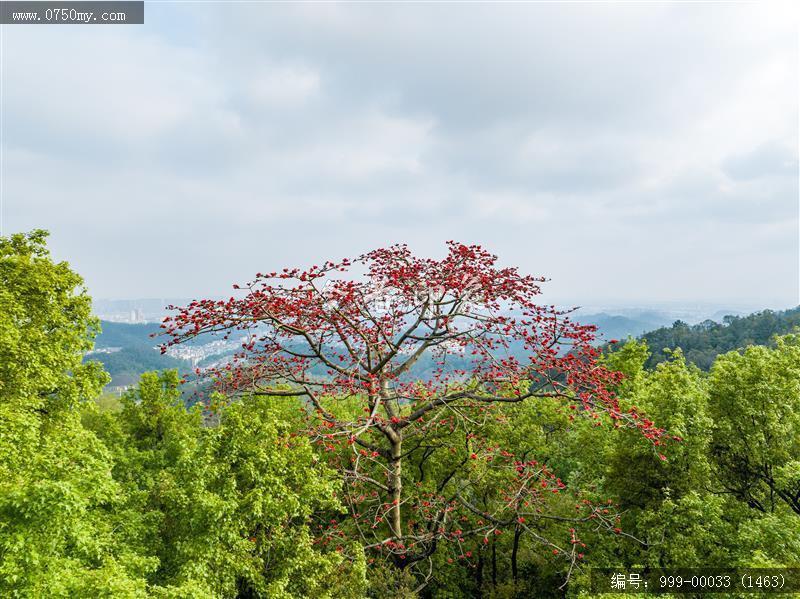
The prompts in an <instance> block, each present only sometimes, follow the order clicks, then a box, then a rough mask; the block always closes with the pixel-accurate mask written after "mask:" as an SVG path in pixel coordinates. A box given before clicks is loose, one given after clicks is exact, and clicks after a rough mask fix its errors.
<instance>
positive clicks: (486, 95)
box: [0, 2, 800, 308]
mask: <svg viewBox="0 0 800 599" xmlns="http://www.w3.org/2000/svg"><path fill="white" fill-rule="evenodd" d="M2 38H3V39H2V65H0V66H2V69H0V70H1V72H2V120H3V130H2V140H1V141H2V146H3V158H2V196H3V197H2V200H3V201H2V203H3V222H4V233H5V234H9V233H11V232H20V231H26V230H30V229H33V228H44V229H48V230H49V231H50V232H51V238H50V244H51V248H52V251H53V253H54V255H55V256H56V257H57V258H58V259H64V260H68V261H69V262H70V264H71V265H72V266H73V268H75V269H76V270H77V271H78V272H79V273H81V274H82V275H83V277H84V278H85V280H86V284H87V286H88V289H89V292H90V293H91V294H92V295H93V296H94V297H96V298H145V297H201V296H223V295H226V294H228V293H229V291H230V289H231V285H232V284H233V283H237V282H244V281H247V280H250V279H251V278H252V276H253V275H254V274H255V273H256V272H259V271H268V270H276V269H280V268H282V267H284V266H304V265H310V264H317V263H319V262H321V261H323V260H325V259H338V258H342V257H346V256H355V255H358V254H360V253H362V252H365V251H368V250H370V249H373V248H376V247H382V246H387V245H390V244H392V243H407V244H408V245H409V246H410V247H411V249H412V250H413V251H415V252H416V253H418V254H420V255H427V256H432V257H440V256H442V255H443V253H444V247H445V241H447V240H450V239H455V240H458V241H462V242H465V243H479V244H481V245H483V246H484V247H486V248H487V249H489V250H491V251H492V252H494V253H496V254H497V255H498V256H499V258H500V262H501V263H502V264H503V265H509V266H518V267H519V268H520V269H521V270H522V271H524V272H526V273H530V274H534V275H537V276H539V275H542V276H547V277H549V278H550V279H551V281H550V282H549V283H547V284H546V286H545V287H544V289H545V297H546V298H548V299H552V301H554V302H562V301H569V302H572V303H576V302H577V303H581V302H586V303H597V302H603V301H607V302H612V301H613V302H627V303H630V304H643V305H645V304H647V303H648V302H650V303H655V302H711V303H714V302H716V303H723V304H728V305H733V304H741V303H749V304H752V305H762V306H764V307H774V308H781V307H784V308H786V307H791V306H795V305H797V304H798V303H799V302H800V299H798V293H799V291H798V287H799V284H798V276H799V275H798V270H799V268H798V261H799V254H800V248H799V246H798V238H799V236H800V223H799V221H798V204H799V201H798V195H799V192H798V127H799V124H798V48H799V47H800V43H799V41H798V13H797V9H796V8H793V4H792V3H785V4H784V3H780V2H774V3H773V2H765V3H688V4H687V3H670V2H640V3H616V4H609V3H604V4H591V3H590V4H586V3H583V4H574V3H528V4H520V3H438V4H437V3H406V4H399V3H381V4H361V3H348V4H322V3H302V4H280V3H231V2H228V3H222V2H219V3H214V2H209V3H198V2H195V3H177V2H176V3H168V2H167V3H162V2H146V5H145V24H144V25H126V26H64V25H62V26H22V25H17V26H13V25H6V26H4V27H3V28H2Z"/></svg>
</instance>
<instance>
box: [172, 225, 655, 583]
mask: <svg viewBox="0 0 800 599" xmlns="http://www.w3.org/2000/svg"><path fill="white" fill-rule="evenodd" d="M447 250H448V251H447V255H446V256H445V257H444V258H443V259H441V260H435V259H429V258H419V257H416V256H414V255H412V253H411V252H410V251H409V250H408V248H407V247H406V246H405V245H395V246H392V247H389V248H385V249H377V250H374V251H371V252H369V253H366V254H364V255H362V256H359V257H358V258H356V259H352V260H348V259H344V260H341V261H338V262H332V261H328V262H325V263H324V264H322V265H321V266H312V267H311V268H308V269H306V270H300V269H296V268H294V269H283V270H282V271H279V272H277V271H276V272H270V273H264V274H262V273H259V274H258V275H256V278H255V280H253V281H251V282H249V283H247V284H246V285H245V286H243V287H239V286H238V285H234V288H235V289H239V290H240V293H241V292H243V293H242V296H240V297H238V298H237V297H231V298H230V299H228V300H223V301H215V300H202V301H193V302H192V303H190V304H189V305H188V306H186V307H183V308H179V309H177V310H178V312H177V314H176V315H174V316H171V317H168V318H167V319H166V320H165V322H164V324H163V325H162V327H163V328H164V329H165V332H166V333H167V334H168V335H169V336H170V340H169V341H168V342H167V343H166V344H165V345H164V346H163V348H162V349H163V351H166V350H167V349H168V348H169V346H171V345H174V344H179V343H182V342H185V341H188V340H190V339H193V338H196V337H198V336H200V335H204V334H209V333H211V334H218V335H223V336H225V337H226V338H228V337H230V336H231V335H241V336H242V337H243V342H242V348H241V351H240V352H239V353H237V354H236V355H235V356H234V357H233V359H232V360H231V361H229V362H228V363H226V364H224V365H223V366H219V367H216V368H211V369H208V370H206V371H203V372H202V373H201V372H200V371H198V373H201V374H204V375H206V376H210V377H213V379H214V380H215V383H216V385H217V389H218V390H219V391H221V392H223V393H224V394H226V395H228V396H232V395H235V394H244V395H247V394H249V395H267V396H270V397H273V398H275V400H276V401H281V398H287V397H301V398H304V405H305V406H307V410H306V411H307V414H308V426H307V427H306V429H305V432H306V433H307V434H309V435H311V436H312V438H313V439H314V440H315V441H317V442H319V443H320V444H322V445H323V446H324V448H325V449H326V450H328V451H329V452H331V453H332V454H335V459H333V463H335V464H336V465H338V467H339V469H340V472H341V473H342V475H343V476H344V477H345V479H346V485H345V489H344V490H343V495H344V496H345V500H346V502H347V503H348V505H349V509H350V518H349V521H350V522H351V523H353V522H354V524H350V525H348V526H349V527H350V528H349V530H356V531H358V534H359V535H360V537H361V540H362V542H363V543H364V545H365V546H366V547H368V548H373V549H376V550H377V551H379V552H381V553H382V554H383V555H385V556H390V557H391V561H392V562H393V563H394V564H395V565H397V566H398V567H401V568H402V567H405V566H407V565H409V564H414V563H416V562H419V561H421V560H425V559H426V558H430V556H431V555H433V554H434V552H435V551H436V550H437V548H439V547H442V546H446V545H448V544H451V545H455V546H457V547H461V544H462V543H463V542H464V539H465V537H466V536H468V535H482V536H483V538H484V541H485V540H486V539H487V538H489V537H490V536H491V535H494V534H499V532H500V531H502V529H503V528H504V527H511V528H514V529H515V531H519V530H520V528H521V527H525V526H527V524H526V523H528V522H530V521H531V519H533V518H535V517H536V516H537V514H541V509H542V508H541V505H542V504H543V502H544V497H545V495H546V494H549V493H551V492H558V491H559V490H560V489H562V488H563V487H564V484H563V483H562V482H561V480H560V479H558V478H557V476H556V475H555V474H554V473H553V472H552V471H551V470H550V469H549V468H548V466H547V465H546V464H540V463H538V462H537V461H536V460H534V459H531V458H530V456H519V455H515V454H514V452H513V448H503V447H497V446H493V445H492V444H491V443H487V442H486V441H485V440H483V439H482V436H481V431H482V429H483V427H485V426H486V425H487V424H492V425H496V424H497V423H498V422H501V423H502V422H503V418H505V416H504V415H503V414H502V413H501V412H502V408H500V407H501V406H504V405H505V406H507V405H508V404H515V403H519V402H535V401H537V399H541V398H557V399H558V400H563V402H564V404H565V408H567V407H569V408H572V409H573V410H574V411H573V412H571V413H572V414H575V415H576V416H575V417H585V418H593V419H597V420H598V422H599V420H600V419H601V418H602V419H603V420H606V421H608V420H610V421H611V422H613V423H614V425H615V426H626V427H634V428H637V429H640V430H641V432H642V433H643V434H644V436H645V437H647V438H649V439H651V440H652V442H653V445H654V446H656V445H659V444H661V442H662V441H661V436H662V434H663V431H662V430H660V429H658V428H656V427H655V426H654V424H653V423H652V422H650V421H649V420H647V419H646V418H644V417H643V416H641V415H639V414H638V413H637V412H636V410H635V409H630V410H622V409H621V408H620V405H619V403H618V401H617V398H616V397H615V396H614V394H613V393H612V391H611V390H610V389H611V388H613V387H614V386H616V385H617V384H618V383H619V382H620V378H621V375H620V374H619V373H616V372H613V371H610V370H608V369H606V368H604V367H602V366H601V365H600V364H598V362H597V360H596V358H597V356H598V350H597V349H596V348H595V347H594V346H593V345H592V342H593V340H594V338H595V334H596V329H595V327H594V326H584V325H580V324H578V323H576V322H575V321H573V320H572V319H571V318H570V311H561V310H558V309H556V308H555V307H554V306H552V305H551V306H548V305H540V304H538V303H537V302H536V299H537V296H539V295H540V293H541V290H540V284H541V283H542V282H544V281H545V279H543V278H535V277H532V276H528V275H524V274H520V273H519V272H518V270H517V269H516V268H501V267H499V266H498V265H497V257H496V256H494V255H492V254H490V253H489V252H487V251H485V250H484V249H482V248H481V247H480V246H475V245H470V246H467V245H462V244H460V243H456V242H452V241H451V242H448V243H447ZM423 367H424V368H423ZM419 369H423V370H425V372H426V376H424V377H418V376H415V375H414V373H415V372H416V371H417V370H419ZM283 401H285V399H283ZM549 401H552V399H551V400H549ZM496 408H500V411H498V410H497V409H496ZM513 424H514V423H513V422H505V425H509V426H513ZM454 439H457V440H456V441H454ZM454 444H460V448H459V453H458V455H459V457H456V458H454V457H452V456H453V454H454V453H455V449H454ZM509 449H511V451H509ZM440 454H443V455H442V460H440V462H439V465H438V467H437V468H436V469H435V471H436V476H438V479H437V480H435V481H433V484H432V485H431V484H425V485H423V484H422V482H421V480H420V477H425V470H424V468H425V463H426V460H434V459H435V457H436V456H437V455H440ZM462 454H463V455H464V457H463V459H462V458H461V457H460V456H461V455H462ZM476 461H480V462H481V464H482V465H483V466H482V468H481V469H476V468H475V467H474V466H473V465H474V464H475V463H476ZM404 464H414V472H408V471H405V470H404ZM420 473H421V474H420ZM428 476H429V477H430V476H431V475H430V474H429V475H428ZM476 477H478V478H480V479H481V480H480V481H476V480H474V479H475V478H476ZM487 481H489V482H491V483H492V485H494V487H493V491H492V493H491V494H490V495H491V497H489V496H487V494H486V493H485V492H484V493H482V497H483V499H480V500H479V498H478V497H477V495H476V494H475V492H474V491H475V489H477V488H478V487H479V486H480V485H483V487H484V488H485V486H486V484H487ZM576 510H577V512H576V515H575V517H574V520H575V521H576V522H580V521H586V522H593V523H595V524H597V525H598V526H604V527H607V528H609V529H612V528H614V527H615V526H616V524H615V522H614V521H613V519H612V517H611V516H608V515H607V514H608V513H609V512H608V509H607V506H602V507H599V506H594V505H593V504H592V503H591V502H589V501H583V502H581V503H579V504H578V505H576ZM465 522H466V523H467V524H469V526H470V528H469V530H468V529H467V527H466V526H465V524H464V523H465ZM532 532H533V531H532ZM344 534H345V532H343V528H342V527H341V526H340V523H339V522H338V521H335V522H333V523H332V525H331V526H330V527H329V528H328V530H327V535H328V540H331V539H334V540H335V539H336V537H337V536H342V535H344ZM571 535H572V539H571V542H572V545H573V547H568V548H566V549H565V548H562V547H561V546H560V545H558V544H557V543H555V542H550V541H547V540H544V539H542V540H543V542H546V543H547V544H549V545H552V547H553V551H554V552H555V553H563V554H564V555H570V556H573V557H574V555H575V548H574V546H575V544H576V543H578V541H577V540H576V538H575V531H574V529H573V530H571ZM451 542H452V543H451ZM461 557H463V555H462V556H461Z"/></svg>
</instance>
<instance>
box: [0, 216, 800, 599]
mask: <svg viewBox="0 0 800 599" xmlns="http://www.w3.org/2000/svg"><path fill="white" fill-rule="evenodd" d="M354 264H356V265H358V266H361V267H363V268H364V269H366V271H367V272H368V273H369V274H370V276H371V278H369V279H366V280H363V279H352V278H347V277H344V276H340V274H339V273H344V272H347V271H348V269H350V268H351V267H353V265H354ZM323 281H325V282H326V283H327V284H325V285H323V284H322V283H323ZM543 284H544V281H543V280H540V279H535V278H532V277H529V276H527V275H522V274H519V273H518V272H517V271H516V269H511V268H500V267H499V266H497V265H496V263H495V257H494V256H492V255H491V254H489V253H488V252H486V251H485V250H483V249H482V248H480V247H477V246H465V245H462V244H458V243H455V242H450V243H449V244H448V246H447V255H446V257H445V258H444V259H441V260H434V259H429V258H418V257H416V256H414V255H413V254H411V253H410V252H409V251H408V250H407V249H406V248H405V247H403V246H393V247H392V248H387V249H380V250H374V251H373V252H370V253H368V254H365V255H364V256H360V257H358V258H356V259H353V260H343V261H340V262H321V263H320V265H319V266H313V267H311V268H309V269H306V270H299V269H285V270H283V271H280V270H278V271H276V272H273V273H259V274H258V275H257V276H256V277H255V279H254V280H253V281H251V282H249V283H247V284H244V285H242V286H241V289H240V290H239V295H237V296H236V297H231V299H230V300H226V301H212V300H199V301H196V302H193V303H192V304H190V305H188V306H184V307H179V308H178V309H177V310H176V311H175V312H174V315H173V316H172V317H170V318H169V319H168V320H167V321H165V323H164V324H163V328H162V329H161V331H162V334H161V335H160V337H159V338H158V339H156V340H154V344H156V343H160V344H163V345H164V347H165V349H166V347H169V346H173V345H177V344H180V343H187V342H194V340H196V339H200V338H204V337H207V336H210V337H213V336H214V335H217V336H223V337H224V336H225V335H230V334H232V333H235V334H237V335H240V334H242V333H244V334H246V335H248V341H247V342H245V343H243V346H242V349H241V351H240V352H239V353H238V354H237V355H236V356H235V357H234V359H233V360H232V361H230V362H228V363H227V364H225V365H220V366H218V367H215V368H210V369H207V370H206V371H203V372H196V373H192V374H193V375H194V376H197V377H203V378H207V379H208V381H209V385H213V390H212V387H209V390H208V391H207V392H206V391H202V393H203V395H202V397H197V398H195V399H194V400H193V401H192V402H187V401H185V398H182V385H183V384H184V381H185V379H186V376H187V373H184V372H180V371H179V370H164V371H159V372H148V373H146V374H144V375H142V376H141V378H140V380H139V381H138V384H136V385H135V386H134V387H133V388H132V389H130V390H129V391H128V392H126V393H125V394H124V395H123V396H122V397H119V398H118V397H114V396H109V395H103V393H102V390H103V387H104V386H105V385H106V384H107V383H108V382H109V380H110V377H109V376H108V374H107V373H106V372H105V371H104V370H103V368H102V365H101V364H99V363H98V362H96V361H93V360H84V356H85V354H86V353H87V352H89V351H90V350H91V349H92V347H93V339H94V338H95V337H96V335H97V334H98V329H99V322H98V321H97V319H96V318H94V317H93V316H92V313H91V298H90V297H89V295H88V293H87V292H86V290H85V288H84V284H83V281H82V279H81V277H80V275H79V274H78V273H76V272H74V271H73V270H72V268H71V267H70V266H69V264H68V263H66V262H57V261H55V260H53V258H52V257H51V255H50V253H49V251H48V248H47V234H46V233H45V232H44V231H33V232H31V233H28V234H15V235H11V236H8V237H2V238H0V398H2V401H0V596H3V597H79V598H83V597H86V598H90V597H131V598H133V597H163V598H167V597H170V598H179V597H180V598H194V597H220V598H224V597H237V598H255V597H268V598H301V597H314V598H317V597H320V598H323V597H330V598H348V597H352V598H361V597H372V598H394V597H396V598H408V599H412V598H462V597H463V598H471V597H481V598H487V599H489V598H493V599H499V598H509V599H510V598H527V597H563V596H567V597H593V596H600V595H598V594H596V593H594V592H593V589H592V580H591V572H592V570H593V569H596V568H634V567H640V568H646V567H649V568H693V567H717V568H742V567H764V568H768V567H769V568H771V567H800V333H798V331H797V329H796V326H797V325H798V324H800V316H799V314H800V312H798V309H795V310H790V311H786V312H784V313H772V312H764V313H761V314H759V315H755V316H753V317H746V318H734V319H729V321H728V322H726V323H723V324H716V323H711V324H705V325H698V326H696V327H689V326H688V325H685V324H683V323H676V324H675V325H674V326H673V327H672V328H665V329H660V330H658V331H655V332H652V333H649V334H646V335H644V336H643V337H642V338H641V339H639V340H634V339H628V340H627V341H621V342H614V343H609V344H607V345H605V346H603V347H601V348H598V347H597V346H596V344H593V342H594V340H595V338H596V335H597V331H596V330H594V327H592V326H585V325H581V324H579V323H577V322H574V321H573V320H572V319H571V317H570V314H569V313H564V312H560V311H558V310H557V309H555V308H553V307H550V306H548V305H546V304H545V303H544V302H543V303H539V297H538V296H539V294H540V293H541V290H540V287H542V286H543ZM512 307H513V308H516V312H513V311H512V310H511V308H512ZM501 308H502V309H501ZM664 348H668V349H664ZM510 350H513V351H511V353H508V352H509V351H510ZM520 352H522V353H523V354H524V355H525V356H526V358H525V359H521V358H518V357H517V356H519V355H520ZM423 356H432V358H431V359H432V360H433V361H434V362H435V363H437V364H438V365H439V367H438V368H434V369H433V370H426V378H413V377H411V378H410V377H409V376H407V375H408V373H410V372H411V373H413V372H414V370H413V367H414V365H415V363H416V361H417V360H418V359H421V358H422V357H423ZM204 388H205V387H203V389H204ZM189 403H191V404H192V405H191V407H189V406H188V404H189ZM602 596H604V597H608V596H610V595H602Z"/></svg>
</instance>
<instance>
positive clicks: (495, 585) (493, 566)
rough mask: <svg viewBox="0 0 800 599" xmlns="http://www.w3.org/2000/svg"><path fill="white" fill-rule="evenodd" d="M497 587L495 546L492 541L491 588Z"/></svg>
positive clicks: (493, 540)
mask: <svg viewBox="0 0 800 599" xmlns="http://www.w3.org/2000/svg"><path fill="white" fill-rule="evenodd" d="M496 587H497V544H496V543H495V539H494V538H493V539H492V588H496Z"/></svg>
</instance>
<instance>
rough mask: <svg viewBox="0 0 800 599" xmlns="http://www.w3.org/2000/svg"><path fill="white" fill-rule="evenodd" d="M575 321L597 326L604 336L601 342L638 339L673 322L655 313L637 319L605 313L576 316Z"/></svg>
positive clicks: (642, 315) (600, 333) (645, 314)
mask: <svg viewBox="0 0 800 599" xmlns="http://www.w3.org/2000/svg"><path fill="white" fill-rule="evenodd" d="M575 320H577V321H578V322H580V323H581V324H593V325H595V326H597V333H598V334H599V335H601V336H602V337H601V339H600V341H608V340H609V339H625V338H626V337H638V336H639V335H641V334H642V333H645V332H647V331H652V330H653V329H656V328H658V327H663V326H664V325H665V324H668V323H670V322H671V320H670V319H668V318H666V317H665V316H663V315H661V314H658V313H655V312H652V313H643V314H641V315H637V316H635V317H631V316H623V315H620V314H606V313H604V312H601V313H599V314H586V315H582V314H579V315H576V316H575Z"/></svg>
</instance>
